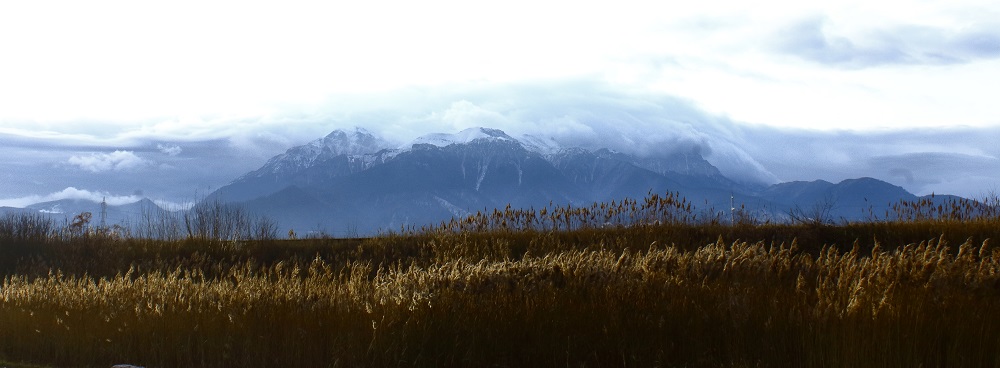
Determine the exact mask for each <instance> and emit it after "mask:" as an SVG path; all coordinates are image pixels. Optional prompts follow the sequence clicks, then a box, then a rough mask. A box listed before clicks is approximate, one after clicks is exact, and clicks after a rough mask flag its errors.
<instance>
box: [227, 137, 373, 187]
mask: <svg viewBox="0 0 1000 368" xmlns="http://www.w3.org/2000/svg"><path fill="white" fill-rule="evenodd" d="M391 146H392V145H391V144H389V143H388V142H387V141H385V140H384V139H382V138H381V137H378V136H375V135H374V134H372V133H371V132H370V131H368V130H367V129H364V128H357V127H356V128H354V131H352V132H347V131H343V130H339V129H338V130H334V131H333V132H331V133H330V134H328V135H327V136H326V137H323V138H320V139H317V140H314V141H312V142H309V143H307V144H305V145H301V146H297V147H292V148H290V149H288V151H286V152H285V153H283V154H280V155H277V156H275V157H273V158H271V159H270V160H269V161H268V162H267V163H266V164H264V166H263V167H261V168H260V169H258V170H256V171H253V172H250V173H248V174H247V175H245V176H244V177H243V178H246V177H262V176H265V175H285V174H289V173H295V172H298V171H301V170H303V169H306V168H309V167H312V166H315V165H316V164H317V163H320V162H323V161H326V160H329V159H331V158H333V157H337V156H341V155H348V156H365V155H371V154H374V153H377V152H379V151H382V150H385V149H388V148H389V147H391ZM359 159H360V160H366V158H359ZM369 160H370V159H369ZM241 179H242V178H241Z"/></svg>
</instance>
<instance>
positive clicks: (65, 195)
mask: <svg viewBox="0 0 1000 368" xmlns="http://www.w3.org/2000/svg"><path fill="white" fill-rule="evenodd" d="M63 199H82V200H87V201H92V202H100V201H102V200H105V199H106V200H107V201H108V204H109V205H112V206H120V205H123V204H129V203H135V202H138V201H140V200H141V199H142V197H139V196H135V195H126V196H122V195H113V194H110V193H106V192H98V191H90V190H86V189H77V188H75V187H68V188H66V189H63V190H61V191H58V192H55V193H50V194H45V195H32V196H26V197H20V198H8V199H0V206H6V207H26V206H29V205H32V204H36V203H42V202H51V201H58V200H63Z"/></svg>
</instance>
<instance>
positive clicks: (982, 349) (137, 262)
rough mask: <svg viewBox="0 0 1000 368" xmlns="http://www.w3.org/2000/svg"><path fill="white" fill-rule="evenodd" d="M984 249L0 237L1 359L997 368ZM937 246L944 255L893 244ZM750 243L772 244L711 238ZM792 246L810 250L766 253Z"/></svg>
mask: <svg viewBox="0 0 1000 368" xmlns="http://www.w3.org/2000/svg"><path fill="white" fill-rule="evenodd" d="M997 229H998V227H997V225H996V223H995V222H993V221H992V220H990V221H987V220H983V219H979V220H975V221H971V220H970V221H962V222H937V223H934V222H921V223H917V222H907V223H902V222H885V223H876V224H863V225H850V224H845V225H840V226H826V225H823V226H820V225H765V224H758V225H744V226H739V227H738V226H719V225H717V224H715V225H713V224H701V225H679V224H662V223H661V224H657V225H655V226H652V225H650V226H636V227H625V228H614V229H587V228H579V229H569V230H565V231H561V232H558V231H539V230H523V229H521V230H502V229H500V230H498V229H492V230H489V231H480V232H469V231H444V230H442V231H437V232H431V231H428V232H424V233H421V234H414V235H408V236H383V237H377V238H372V239H365V240H355V241H344V240H323V239H316V240H300V241H267V242H227V241H208V240H186V241H153V240H143V239H128V238H125V239H122V238H113V237H108V236H97V235H86V234H83V235H81V236H79V237H77V238H73V239H62V240H42V239H34V240H31V239H20V240H18V239H14V238H11V239H6V240H5V242H4V243H2V244H4V245H3V247H4V248H2V250H3V251H4V252H5V253H3V254H0V255H3V256H6V257H7V259H14V260H16V261H11V262H8V263H7V264H6V267H8V268H6V269H3V270H0V271H3V272H4V274H5V275H6V276H4V279H3V283H2V286H0V326H2V328H0V360H2V359H6V360H11V361H31V362H37V363H39V364H48V365H54V366H94V367H107V366H110V365H112V364H115V363H123V362H127V363H130V364H137V365H144V366H148V367H180V366H184V367H193V366H199V367H277V366H302V367H306V366H309V367H321V366H602V367H603V366H668V367H672V366H688V367H730V366H736V367H757V366H769V367H770V366H789V367H793V366H794V367H800V366H810V367H852V366H864V367H900V366H912V367H917V366H925V367H927V366H968V367H991V366H994V367H995V366H1000V353H998V352H1000V312H998V311H1000V250H997V249H993V248H991V247H990V244H989V241H988V240H986V238H988V237H991V236H994V235H996V234H995V233H996V232H998V230H997ZM928 232H936V233H939V234H945V235H941V236H935V237H931V238H927V240H923V241H913V242H906V241H903V240H902V239H907V238H912V237H921V236H924V235H925V234H926V233H928ZM859 234H868V235H864V236H862V235H859ZM752 236H756V237H757V238H759V239H762V240H763V241H759V242H758V241H756V240H754V241H740V240H733V241H727V240H723V239H724V238H729V239H750V237H752ZM708 237H714V238H715V239H716V240H714V241H711V240H710V241H701V240H704V239H707V238H708ZM785 237H791V238H793V239H812V240H810V242H809V243H803V242H802V241H800V240H791V241H787V242H776V241H775V239H783V238H785ZM850 238H854V239H857V241H845V239H850ZM876 238H882V239H891V241H892V242H894V243H893V244H886V243H884V242H880V241H879V240H878V239H876ZM951 238H965V239H968V240H967V241H964V242H962V241H959V242H956V243H949V241H950V240H948V239H951ZM699 239H700V240H699ZM823 239H828V240H829V241H828V242H827V241H824V240H823ZM679 241H681V243H678V242H679ZM692 242H693V243H696V244H690V243H692ZM824 243H825V244H830V245H828V246H824V245H823V244H824ZM88 257H89V258H88Z"/></svg>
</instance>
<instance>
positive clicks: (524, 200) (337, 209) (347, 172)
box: [0, 128, 955, 236]
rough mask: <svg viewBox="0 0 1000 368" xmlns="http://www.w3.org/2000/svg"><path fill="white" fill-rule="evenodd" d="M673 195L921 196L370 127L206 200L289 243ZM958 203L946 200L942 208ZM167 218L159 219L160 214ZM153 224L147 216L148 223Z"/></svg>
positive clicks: (116, 212)
mask: <svg viewBox="0 0 1000 368" xmlns="http://www.w3.org/2000/svg"><path fill="white" fill-rule="evenodd" d="M666 192H675V193H678V194H679V195H681V196H682V197H684V198H686V199H687V200H688V201H689V202H691V203H692V204H693V205H694V206H696V208H697V210H698V211H700V213H703V214H714V215H717V216H720V217H722V218H728V216H729V214H730V213H731V211H732V210H731V208H733V207H735V208H739V209H740V210H741V211H745V213H747V214H749V215H751V216H753V217H756V218H758V219H761V220H773V221H787V220H789V219H790V217H791V216H793V215H795V214H798V215H800V216H810V215H815V216H819V215H822V216H824V218H827V219H831V220H840V219H845V220H865V219H869V218H871V216H872V215H874V216H879V215H882V214H884V212H885V211H886V210H887V209H888V208H889V206H890V204H892V203H897V202H899V201H900V200H905V201H915V200H918V199H920V197H918V196H916V195H913V194H911V193H909V192H907V191H906V190H905V189H903V188H901V187H898V186H895V185H892V184H890V183H886V182H884V181H880V180H876V179H872V178H858V179H849V180H844V181H842V182H839V183H830V182H827V181H823V180H816V181H811V182H806V181H796V182H786V183H779V184H773V185H771V184H767V183H747V182H740V181H734V180H731V179H730V178H727V177H726V176H725V175H723V173H722V172H720V171H719V169H718V168H716V167H715V166H714V165H712V164H711V163H710V162H709V161H707V160H706V159H705V158H704V157H703V156H702V155H701V154H700V152H699V151H697V150H691V149H682V148H680V147H663V148H662V150H660V152H659V153H657V154H652V155H647V156H638V155H633V154H626V153H622V152H616V151H613V150H609V149H606V148H596V149H593V148H583V147H566V146H563V145H560V144H559V143H557V142H556V141H554V140H553V139H549V138H545V137H538V136H531V135H525V136H519V137H513V136H510V135H508V134H507V133H505V132H503V131H501V130H497V129H490V128H471V129H466V130H463V131H461V132H458V133H455V134H445V133H435V134H429V135H425V136H422V137H419V138H417V139H415V140H413V141H411V142H409V143H406V144H404V145H401V146H400V145H397V144H393V143H391V142H389V141H388V140H386V139H383V138H381V137H379V136H377V135H375V134H373V133H372V132H370V131H367V130H365V129H363V128H355V129H353V130H346V131H345V130H336V131H333V132H331V133H330V134H329V135H327V136H326V137H323V138H320V139H317V140H315V141H312V142H309V143H308V144H305V145H302V146H296V147H292V148H290V149H288V150H287V151H286V152H285V153H283V154H280V155H277V156H275V157H273V158H271V159H270V160H268V161H267V162H266V163H265V164H264V165H263V166H261V167H260V168H259V169H257V170H254V171H251V172H248V173H246V174H244V175H242V176H240V177H238V178H236V179H235V180H233V181H232V182H231V183H229V184H228V185H225V186H223V187H221V188H219V189H218V190H216V191H215V192H213V193H211V194H210V195H208V196H207V197H206V198H205V199H203V202H205V203H213V202H216V201H218V202H225V203H236V204H240V205H243V206H245V207H246V208H247V209H249V210H250V211H252V212H256V213H258V214H263V215H266V216H269V217H270V218H272V219H275V220H276V221H277V222H278V224H279V226H280V227H281V228H282V229H281V230H280V231H281V233H282V234H283V233H285V232H287V231H288V230H289V229H294V230H295V231H296V232H297V233H300V234H309V233H322V234H327V235H333V236H354V235H367V234H374V233H378V232H381V231H395V230H399V229H400V228H407V227H413V228H418V227H421V226H424V225H433V224H436V223H439V222H441V221H447V220H448V219H451V218H454V217H464V216H467V215H469V214H473V213H476V212H477V211H487V212H491V211H492V210H493V209H496V208H505V207H506V206H508V205H510V206H511V207H514V208H535V209H540V208H541V207H551V206H563V205H573V206H589V205H590V204H592V203H595V202H609V201H612V200H621V199H624V198H632V199H642V198H644V197H646V196H647V195H648V194H650V193H659V194H662V193H666ZM950 198H955V197H951V196H936V197H934V200H935V201H943V200H947V199H950ZM18 211H29V212H36V213H43V214H48V215H50V216H52V217H54V218H56V219H57V220H61V219H63V218H65V219H67V221H70V220H71V219H72V217H73V216H75V215H76V214H78V213H81V212H91V213H92V214H93V219H92V224H98V223H99V221H100V217H99V216H100V213H101V206H100V204H99V203H94V202H90V201H87V200H61V201H54V202H45V203H38V204H34V205H31V206H28V207H26V208H24V209H13V208H0V213H3V212H18ZM156 211H163V210H162V209H160V208H159V207H157V206H156V204H155V203H153V202H152V201H150V200H148V199H144V200H142V201H139V202H136V203H133V204H127V205H121V206H107V207H106V209H105V211H104V212H105V214H106V222H107V224H108V225H111V224H127V223H133V224H134V223H141V219H140V218H141V217H142V216H143V215H144V214H145V215H148V214H150V213H154V212H156ZM157 216H159V215H158V214H157ZM147 217H148V216H147Z"/></svg>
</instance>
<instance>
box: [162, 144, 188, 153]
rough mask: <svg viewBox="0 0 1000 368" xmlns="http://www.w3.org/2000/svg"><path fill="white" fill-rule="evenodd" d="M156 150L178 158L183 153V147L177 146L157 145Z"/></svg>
mask: <svg viewBox="0 0 1000 368" xmlns="http://www.w3.org/2000/svg"><path fill="white" fill-rule="evenodd" d="M156 149H158V150H160V152H162V153H163V154H165V155H168V156H177V155H179V154H181V152H182V151H183V150H182V149H181V146H178V145H176V144H157V145H156Z"/></svg>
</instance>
